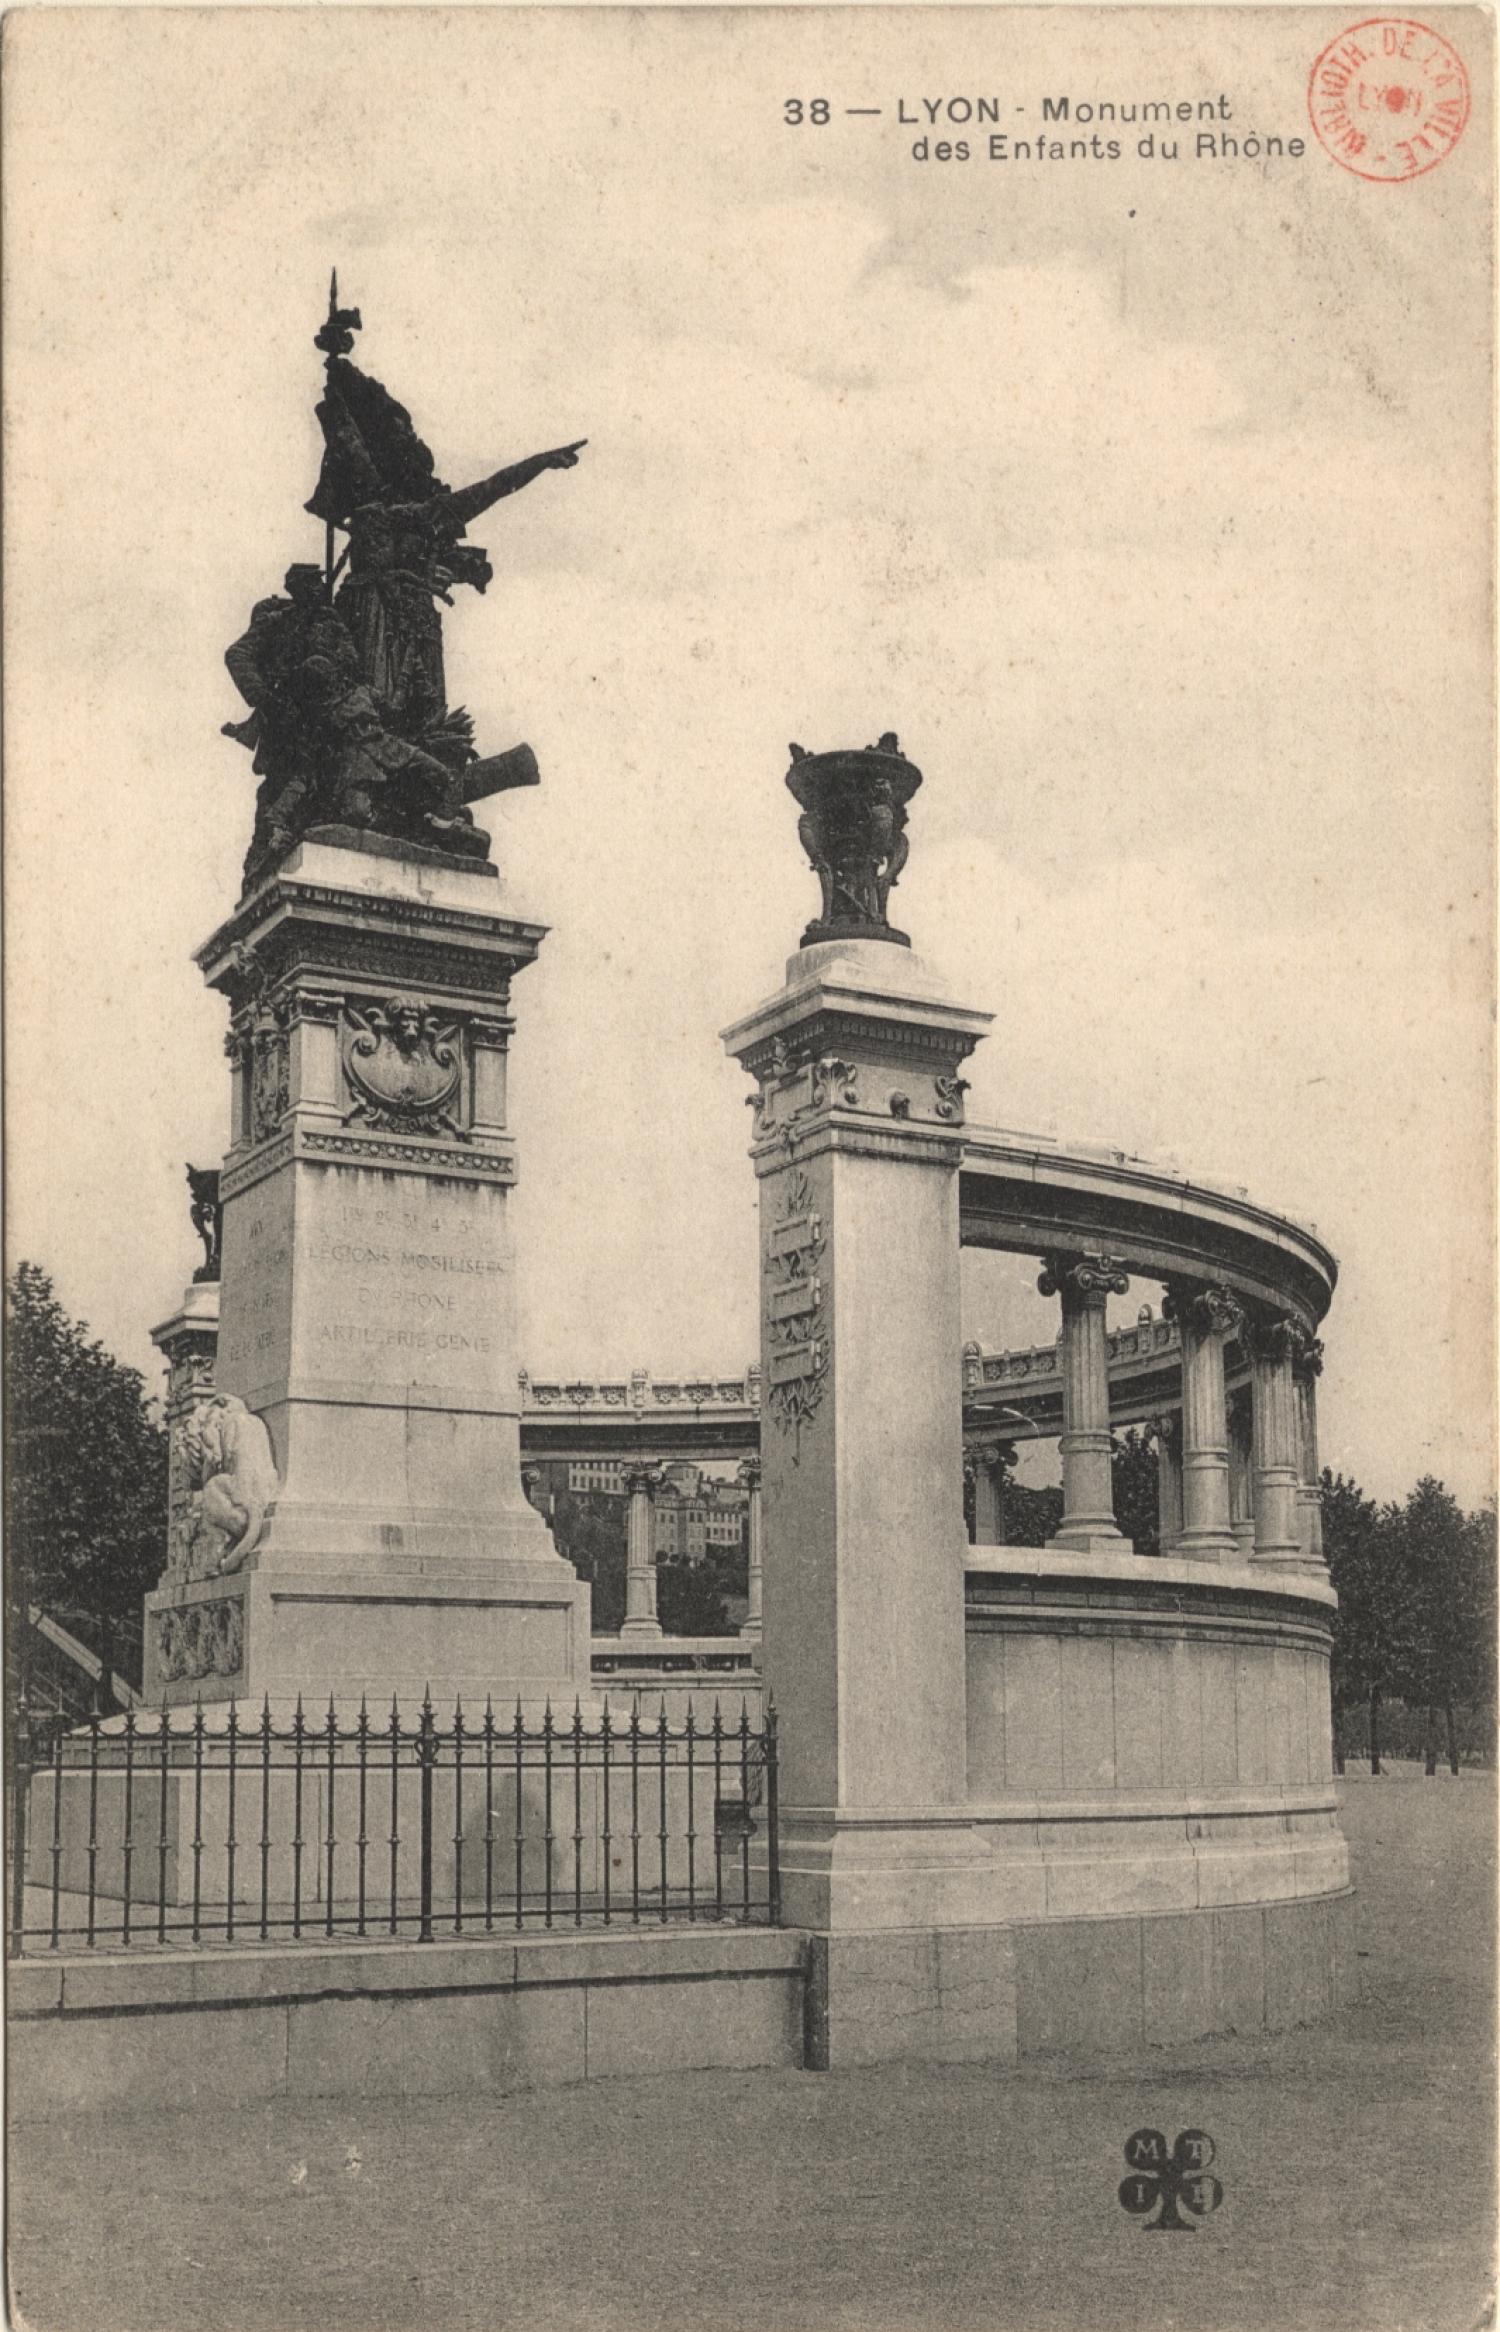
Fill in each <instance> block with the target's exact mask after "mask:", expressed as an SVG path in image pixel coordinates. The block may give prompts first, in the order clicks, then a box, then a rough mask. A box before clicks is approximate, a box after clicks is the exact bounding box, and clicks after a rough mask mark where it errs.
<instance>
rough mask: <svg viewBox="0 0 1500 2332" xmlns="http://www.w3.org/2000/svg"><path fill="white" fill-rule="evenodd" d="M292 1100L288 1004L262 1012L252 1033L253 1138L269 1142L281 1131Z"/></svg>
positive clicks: (251, 1120)
mask: <svg viewBox="0 0 1500 2332" xmlns="http://www.w3.org/2000/svg"><path fill="white" fill-rule="evenodd" d="M290 1100H291V1048H290V1045H289V1043H288V1033H287V1018H286V1011H285V1008H284V1007H281V1006H278V1007H277V1009H276V1010H275V1011H261V1012H258V1013H257V1015H256V1018H255V1024H254V1028H253V1031H252V1033H251V1037H250V1126H249V1133H250V1139H251V1141H252V1142H268V1141H270V1140H271V1139H272V1137H273V1136H274V1135H275V1134H277V1133H278V1132H279V1131H280V1128H281V1121H282V1119H283V1118H284V1117H285V1115H286V1113H287V1109H288V1106H289V1104H290Z"/></svg>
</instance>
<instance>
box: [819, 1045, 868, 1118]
mask: <svg viewBox="0 0 1500 2332" xmlns="http://www.w3.org/2000/svg"><path fill="white" fill-rule="evenodd" d="M834 1094H836V1098H837V1099H838V1101H839V1102H840V1103H841V1105H842V1106H843V1107H844V1108H845V1109H858V1107H859V1070H858V1068H857V1067H856V1066H855V1064H854V1062H853V1061H840V1060H836V1059H834V1058H833V1057H832V1056H830V1057H829V1058H828V1059H826V1060H822V1061H815V1062H814V1063H813V1072H812V1101H811V1106H812V1108H814V1109H823V1108H825V1107H826V1106H827V1103H828V1100H829V1097H830V1095H834Z"/></svg>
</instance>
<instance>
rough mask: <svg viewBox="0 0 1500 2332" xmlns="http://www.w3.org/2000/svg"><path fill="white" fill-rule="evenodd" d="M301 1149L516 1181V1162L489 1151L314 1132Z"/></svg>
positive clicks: (302, 1138) (343, 1156) (415, 1167)
mask: <svg viewBox="0 0 1500 2332" xmlns="http://www.w3.org/2000/svg"><path fill="white" fill-rule="evenodd" d="M301 1147H302V1148H303V1149H304V1150H323V1151H331V1152H333V1153H335V1154H336V1155H337V1156H339V1157H342V1158H375V1159H378V1160H379V1161H380V1162H381V1164H382V1165H385V1164H387V1163H389V1164H391V1165H396V1166H409V1167H411V1168H412V1169H413V1171H417V1172H419V1171H421V1170H422V1169H423V1168H425V1167H429V1166H446V1167H449V1168H453V1169H457V1170H458V1172H459V1173H460V1174H461V1175H463V1176H465V1177H467V1176H470V1175H474V1174H488V1175H492V1176H495V1177H496V1178H498V1179H499V1180H500V1181H502V1182H514V1180H515V1178H516V1169H515V1161H514V1160H513V1159H511V1158H497V1157H493V1156H491V1155H489V1154H488V1153H486V1152H485V1151H482V1150H474V1149H470V1148H465V1149H463V1150H462V1151H458V1150H453V1149H446V1150H436V1149H432V1148H430V1147H428V1146H426V1145H423V1144H421V1143H419V1142H415V1141H388V1142H382V1141H379V1140H376V1139H375V1138H374V1137H372V1136H369V1135H364V1134H324V1133H315V1132H311V1131H309V1132H305V1133H304V1134H303V1135H302V1136H301ZM237 1187H238V1186H237Z"/></svg>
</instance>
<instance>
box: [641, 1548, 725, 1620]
mask: <svg viewBox="0 0 1500 2332" xmlns="http://www.w3.org/2000/svg"><path fill="white" fill-rule="evenodd" d="M656 1616H657V1618H658V1619H659V1620H660V1621H661V1624H662V1631H663V1633H664V1634H666V1635H669V1636H727V1635H728V1633H729V1614H728V1612H727V1611H726V1610H725V1608H724V1598H723V1596H722V1595H721V1594H720V1592H719V1588H718V1584H717V1582H716V1580H715V1579H714V1576H713V1574H712V1573H711V1572H710V1571H709V1570H708V1569H707V1568H706V1567H705V1566H704V1565H703V1564H701V1563H684V1562H680V1561H672V1562H666V1563H658V1565H657V1567H656Z"/></svg>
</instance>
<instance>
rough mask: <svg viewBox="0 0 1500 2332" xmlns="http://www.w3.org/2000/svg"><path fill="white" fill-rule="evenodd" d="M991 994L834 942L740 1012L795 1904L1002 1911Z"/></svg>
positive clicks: (770, 1660) (815, 1915) (784, 1867)
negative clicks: (972, 1556) (966, 1135)
mask: <svg viewBox="0 0 1500 2332" xmlns="http://www.w3.org/2000/svg"><path fill="white" fill-rule="evenodd" d="M988 1021H989V1015H988V1014H984V1013H977V1012H970V1011H966V1010H962V1009H960V1008H959V1007H958V1006H956V1005H954V1004H953V1003H951V1002H950V1001H949V999H948V997H947V996H946V994H945V992H944V991H943V989H942V988H941V986H940V985H939V984H938V982H937V981H936V980H935V979H933V977H932V976H931V974H930V973H928V972H927V971H926V970H925V967H924V966H923V965H922V964H921V963H920V962H919V961H918V960H916V959H915V958H913V957H912V956H910V955H908V954H907V953H906V951H905V949H899V948H897V947H894V946H892V945H890V944H888V943H886V942H882V941H878V940H868V939H855V940H851V941H827V942H823V943H820V944H817V945H814V946H810V947H806V948H804V949H802V950H801V952H800V953H798V954H797V955H795V956H793V957H792V959H791V961H790V962H789V964H788V966H787V980H786V985H785V987H784V988H783V989H782V991H781V992H780V994H779V995H776V996H774V997H772V998H771V999H770V1000H769V1002H767V1003H765V1004H763V1005H762V1006H761V1007H760V1008H759V1009H758V1010H757V1011H755V1012H754V1013H752V1014H751V1015H750V1016H749V1017H748V1019H746V1020H743V1021H741V1022H740V1023H739V1024H738V1025H737V1026H735V1027H734V1028H732V1029H730V1030H728V1031H727V1032H726V1035H725V1040H724V1041H725V1044H726V1046H727V1048H728V1050H729V1051H730V1052H731V1053H732V1054H733V1055H734V1056H735V1057H736V1058H737V1059H739V1060H740V1061H742V1062H743V1063H744V1065H745V1067H746V1068H747V1069H748V1070H749V1071H750V1073H751V1074H752V1075H753V1076H754V1077H755V1078H756V1079H757V1082H758V1085H759V1094H758V1097H757V1099H756V1104H755V1113H756V1114H755V1141H754V1148H753V1153H752V1154H753V1157H754V1161H755V1170H756V1174H757V1176H758V1178H759V1183H760V1220H761V1233H760V1238H761V1333H762V1365H763V1369H764V1384H765V1392H764V1402H763V1411H762V1439H761V1462H762V1468H763V1490H764V1500H765V1608H764V1631H765V1634H764V1674H765V1678H766V1682H767V1686H768V1689H769V1690H770V1691H771V1692H772V1693H773V1694H774V1696H775V1701H776V1705H777V1709H778V1711H779V1713H780V1718H781V1725H780V1739H781V1742H782V1745H783V1746H782V1766H781V1787H780V1802H781V1872H782V1900H783V1905H784V1912H785V1917H786V1918H787V1920H788V1921H789V1922H790V1923H791V1924H792V1925H794V1926H802V1927H808V1928H811V1929H815V1930H818V1931H820V1932H823V1933H842V1934H850V1933H860V1932H868V1931H872V1930H883V1931H890V1930H894V1929H899V1928H913V1927H922V1928H933V1927H937V1926H948V1925H963V1924H969V1923H973V1922H976V1921H983V1920H984V1918H985V1917H986V1882H987V1871H988V1864H989V1857H988V1856H987V1854H986V1853H985V1850H984V1848H983V1846H982V1844H981V1843H980V1842H979V1841H977V1840H976V1839H975V1838H974V1836H973V1834H972V1832H971V1831H970V1828H969V1824H968V1817H967V1814H966V1811H965V1807H964V1793H965V1741H964V1652H963V1593H964V1557H965V1539H964V1521H963V1503H962V1483H963V1427H962V1403H961V1398H960V1388H959V1383H958V1376H957V1371H956V1369H955V1366H954V1362H955V1356H956V1355H957V1353H958V1350H959V1346H960V1343H961V1341H962V1331H961V1326H960V1314H959V1230H958V1168H959V1160H960V1156H961V1153H962V1145H963V1135H962V1116H963V1090H964V1089H963V1083H962V1080H961V1078H960V1077H959V1074H958V1071H959V1068H960V1065H961V1063H962V1062H963V1061H964V1060H965V1058H966V1057H967V1056H968V1054H969V1053H970V1052H971V1051H972V1049H973V1047H974V1045H975V1044H976V1043H977V1042H978V1041H979V1039H980V1037H981V1036H982V1035H983V1034H984V1031H985V1029H986V1027H987V1026H988Z"/></svg>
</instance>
